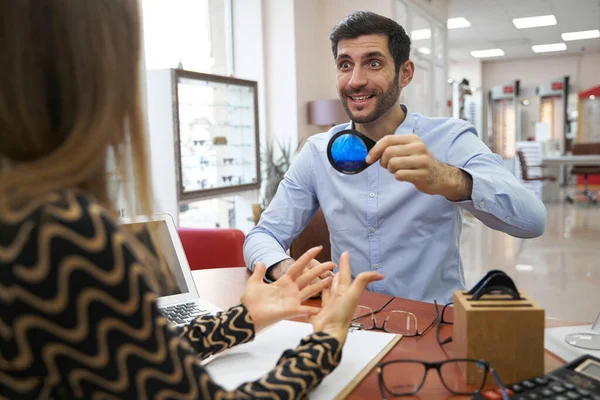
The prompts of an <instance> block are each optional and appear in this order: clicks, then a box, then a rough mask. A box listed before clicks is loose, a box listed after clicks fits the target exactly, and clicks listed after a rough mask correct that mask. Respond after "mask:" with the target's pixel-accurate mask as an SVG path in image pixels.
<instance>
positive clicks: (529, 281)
mask: <svg viewBox="0 0 600 400" xmlns="http://www.w3.org/2000/svg"><path fill="white" fill-rule="evenodd" d="M546 207H547V209H548V222H547V225H546V232H545V233H544V235H543V236H541V237H540V238H537V239H517V238H513V237H511V236H508V235H506V234H504V233H502V232H496V231H493V230H491V229H489V228H487V227H485V226H484V225H483V224H482V223H480V222H479V221H477V220H471V221H475V222H472V223H467V224H465V226H464V228H463V237H462V250H461V253H462V257H463V264H464V269H465V277H466V282H467V287H471V286H472V285H473V284H474V283H475V282H477V281H478V280H479V278H481V277H482V276H483V275H484V274H485V272H486V271H488V270H490V269H502V270H504V271H505V272H507V273H508V274H509V275H510V276H511V277H512V278H513V280H514V282H515V284H516V285H517V288H519V290H522V291H525V292H527V293H528V294H529V295H530V296H531V297H532V298H533V299H534V300H536V301H537V302H538V303H539V304H540V305H541V306H542V307H544V308H545V310H546V316H547V317H553V318H558V319H563V320H570V321H593V320H594V319H595V318H596V316H597V315H598V313H599V312H600V204H599V205H588V204H575V205H571V204H563V203H556V204H547V205H546Z"/></svg>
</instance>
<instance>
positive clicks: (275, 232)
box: [244, 140, 318, 271]
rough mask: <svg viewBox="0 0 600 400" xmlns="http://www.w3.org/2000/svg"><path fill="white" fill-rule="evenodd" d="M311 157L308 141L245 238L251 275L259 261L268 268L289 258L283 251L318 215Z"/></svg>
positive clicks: (245, 253)
mask: <svg viewBox="0 0 600 400" xmlns="http://www.w3.org/2000/svg"><path fill="white" fill-rule="evenodd" d="M312 157H313V156H312V145H311V141H310V140H309V141H308V142H307V143H306V144H305V146H304V147H303V148H302V150H301V151H300V153H298V155H297V156H296V158H295V160H294V162H293V163H292V166H291V167H290V170H289V171H288V172H287V173H286V174H285V177H284V179H283V180H282V181H281V183H280V184H279V187H278V188H277V193H276V194H275V196H274V197H273V200H272V201H271V204H269V206H268V207H267V209H266V210H265V211H264V212H263V214H262V215H261V218H260V221H259V222H258V224H257V225H256V226H255V227H254V228H252V230H251V231H250V232H249V233H248V235H247V236H246V241H245V242H244V259H245V261H246V266H247V267H248V269H250V270H252V271H253V270H254V265H255V264H256V263H257V262H259V261H261V262H263V263H264V264H265V265H266V266H267V268H269V267H271V266H273V265H275V264H277V263H279V262H280V261H282V260H284V259H286V258H290V257H289V256H288V255H287V253H286V250H287V249H288V248H289V246H290V244H291V243H292V241H293V240H294V239H295V238H296V237H297V236H298V234H300V232H302V230H303V229H304V228H305V227H306V225H308V223H309V221H310V219H311V218H312V217H313V216H314V214H315V212H316V211H317V208H318V200H317V196H316V193H315V184H314V168H313V160H312Z"/></svg>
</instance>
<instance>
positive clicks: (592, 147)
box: [566, 143, 600, 203]
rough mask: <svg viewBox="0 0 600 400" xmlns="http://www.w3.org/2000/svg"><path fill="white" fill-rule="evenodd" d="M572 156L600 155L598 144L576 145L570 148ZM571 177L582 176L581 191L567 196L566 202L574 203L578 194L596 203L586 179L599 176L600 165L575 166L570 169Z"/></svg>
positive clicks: (599, 145) (599, 144)
mask: <svg viewBox="0 0 600 400" xmlns="http://www.w3.org/2000/svg"><path fill="white" fill-rule="evenodd" d="M572 151H573V155H584V154H600V143H577V144H574V145H573V148H572ZM571 174H572V175H583V191H575V193H573V194H572V195H571V194H568V195H567V198H566V200H567V201H568V202H569V203H574V202H575V197H577V195H578V194H583V195H584V196H585V197H587V198H588V199H589V200H590V201H591V202H592V203H596V202H597V200H596V195H595V194H594V193H593V192H592V191H590V190H589V187H588V177H589V176H590V175H600V165H575V166H574V167H573V168H572V169H571Z"/></svg>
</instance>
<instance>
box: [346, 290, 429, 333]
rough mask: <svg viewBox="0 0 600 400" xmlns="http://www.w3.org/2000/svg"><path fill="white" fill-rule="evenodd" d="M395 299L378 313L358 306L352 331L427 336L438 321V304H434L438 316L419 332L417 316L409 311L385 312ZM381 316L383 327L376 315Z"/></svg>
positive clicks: (353, 318) (351, 327) (353, 319)
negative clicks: (376, 331) (378, 331)
mask: <svg viewBox="0 0 600 400" xmlns="http://www.w3.org/2000/svg"><path fill="white" fill-rule="evenodd" d="M393 299H394V298H392V299H390V300H389V301H388V302H387V303H386V304H385V305H384V306H383V307H381V308H380V309H378V310H376V311H372V310H371V309H370V308H369V307H366V306H358V307H357V308H356V310H355V311H354V315H353V317H352V324H351V326H350V329H354V330H366V331H370V330H380V331H385V332H389V333H397V334H401V335H402V336H407V337H414V336H423V335H425V334H426V333H427V332H428V331H429V330H430V329H431V328H432V327H433V326H434V325H435V323H436V322H437V321H438V319H439V311H438V307H437V302H434V305H435V313H436V316H435V318H434V319H433V321H431V323H430V324H429V325H428V326H427V327H426V328H425V329H423V330H422V331H421V332H419V322H418V320H417V316H416V315H415V314H413V313H411V312H409V311H403V310H390V311H383V309H384V308H385V306H387V305H388V304H389V303H390V302H391V301H392V300H393ZM380 313H381V315H379V317H380V318H379V319H380V320H383V321H382V323H381V325H379V324H378V322H377V318H376V317H375V315H378V314H380Z"/></svg>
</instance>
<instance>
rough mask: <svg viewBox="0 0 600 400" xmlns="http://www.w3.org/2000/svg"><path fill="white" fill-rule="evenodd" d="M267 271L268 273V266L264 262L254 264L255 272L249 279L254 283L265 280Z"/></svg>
mask: <svg viewBox="0 0 600 400" xmlns="http://www.w3.org/2000/svg"><path fill="white" fill-rule="evenodd" d="M266 273H267V267H266V266H265V264H264V263H262V262H257V263H256V265H254V272H253V273H252V275H250V278H248V281H250V282H252V283H260V282H263V279H264V278H265V274H266Z"/></svg>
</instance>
